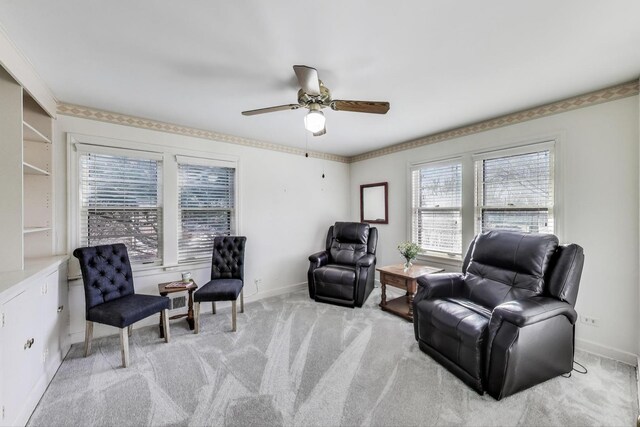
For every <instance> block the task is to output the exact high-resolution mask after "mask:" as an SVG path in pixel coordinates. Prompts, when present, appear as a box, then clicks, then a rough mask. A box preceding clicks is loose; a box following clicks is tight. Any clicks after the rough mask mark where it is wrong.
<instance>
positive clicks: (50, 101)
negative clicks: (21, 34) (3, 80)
mask: <svg viewBox="0 0 640 427" xmlns="http://www.w3.org/2000/svg"><path fill="white" fill-rule="evenodd" d="M0 66H2V67H4V69H5V70H6V71H7V72H8V73H9V74H10V75H11V77H13V78H14V79H15V80H16V81H17V82H18V83H19V84H20V85H21V86H22V87H23V88H24V90H26V91H27V93H29V95H30V96H31V97H32V98H33V99H34V100H35V101H36V102H37V103H38V104H39V105H40V106H41V107H42V108H43V109H44V110H45V111H46V112H47V114H49V115H50V116H51V117H53V118H55V117H56V104H57V103H58V100H57V99H56V97H55V95H54V94H53V92H51V89H49V87H48V86H47V84H46V83H45V81H44V80H43V79H42V77H40V75H39V74H38V72H37V71H36V69H35V67H34V66H33V64H32V63H31V62H30V61H29V59H28V58H27V57H26V56H25V55H24V54H23V53H22V52H21V51H20V50H19V49H18V47H17V46H16V45H15V44H14V43H13V41H12V40H11V38H10V37H9V35H8V34H7V31H6V30H5V29H4V27H3V26H2V25H1V24H0Z"/></svg>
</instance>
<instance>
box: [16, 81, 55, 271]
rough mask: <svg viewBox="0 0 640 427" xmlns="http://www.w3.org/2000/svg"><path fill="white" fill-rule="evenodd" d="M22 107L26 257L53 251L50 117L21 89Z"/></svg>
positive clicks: (48, 253) (46, 254)
mask: <svg viewBox="0 0 640 427" xmlns="http://www.w3.org/2000/svg"><path fill="white" fill-rule="evenodd" d="M22 109H23V111H22V139H23V140H22V143H23V147H22V170H23V174H24V181H23V189H24V191H23V192H24V199H23V203H24V215H23V216H24V223H23V236H24V238H23V239H24V258H25V259H27V260H28V259H30V258H37V257H44V256H50V255H52V254H53V235H52V234H53V233H52V230H51V227H52V224H53V206H52V201H53V197H52V191H53V182H52V180H51V162H52V157H51V139H52V137H53V135H52V134H53V120H52V119H51V117H50V116H49V115H48V114H47V113H46V112H45V111H44V110H43V109H42V108H41V107H40V106H39V105H38V104H37V103H36V102H35V101H34V100H33V98H31V97H30V96H29V95H28V94H27V93H23V99H22Z"/></svg>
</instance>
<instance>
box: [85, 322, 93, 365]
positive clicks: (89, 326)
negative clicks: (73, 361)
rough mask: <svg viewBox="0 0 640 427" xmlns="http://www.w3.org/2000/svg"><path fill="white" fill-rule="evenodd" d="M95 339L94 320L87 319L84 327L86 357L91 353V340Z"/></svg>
mask: <svg viewBox="0 0 640 427" xmlns="http://www.w3.org/2000/svg"><path fill="white" fill-rule="evenodd" d="M92 339H93V322H90V321H88V320H87V323H86V324H85V327H84V357H87V356H88V355H89V353H91V340H92Z"/></svg>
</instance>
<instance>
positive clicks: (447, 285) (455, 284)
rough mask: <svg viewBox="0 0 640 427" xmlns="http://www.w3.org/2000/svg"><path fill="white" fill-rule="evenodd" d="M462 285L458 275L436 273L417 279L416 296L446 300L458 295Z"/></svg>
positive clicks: (462, 281)
mask: <svg viewBox="0 0 640 427" xmlns="http://www.w3.org/2000/svg"><path fill="white" fill-rule="evenodd" d="M463 284H464V276H463V275H462V274H460V273H436V274H429V275H427V276H422V277H419V278H418V293H417V295H416V299H417V298H418V295H420V299H424V298H446V297H454V296H456V295H458V292H459V291H461V290H462V285H463Z"/></svg>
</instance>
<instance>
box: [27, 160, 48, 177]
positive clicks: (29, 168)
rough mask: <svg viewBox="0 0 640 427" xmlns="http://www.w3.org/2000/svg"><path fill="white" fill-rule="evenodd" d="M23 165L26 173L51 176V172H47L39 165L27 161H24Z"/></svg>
mask: <svg viewBox="0 0 640 427" xmlns="http://www.w3.org/2000/svg"><path fill="white" fill-rule="evenodd" d="M22 166H23V167H24V169H23V170H24V173H25V175H45V176H49V175H50V173H49V172H47V171H46V170H44V169H40V168H39V167H37V166H34V165H32V164H30V163H27V162H22Z"/></svg>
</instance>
